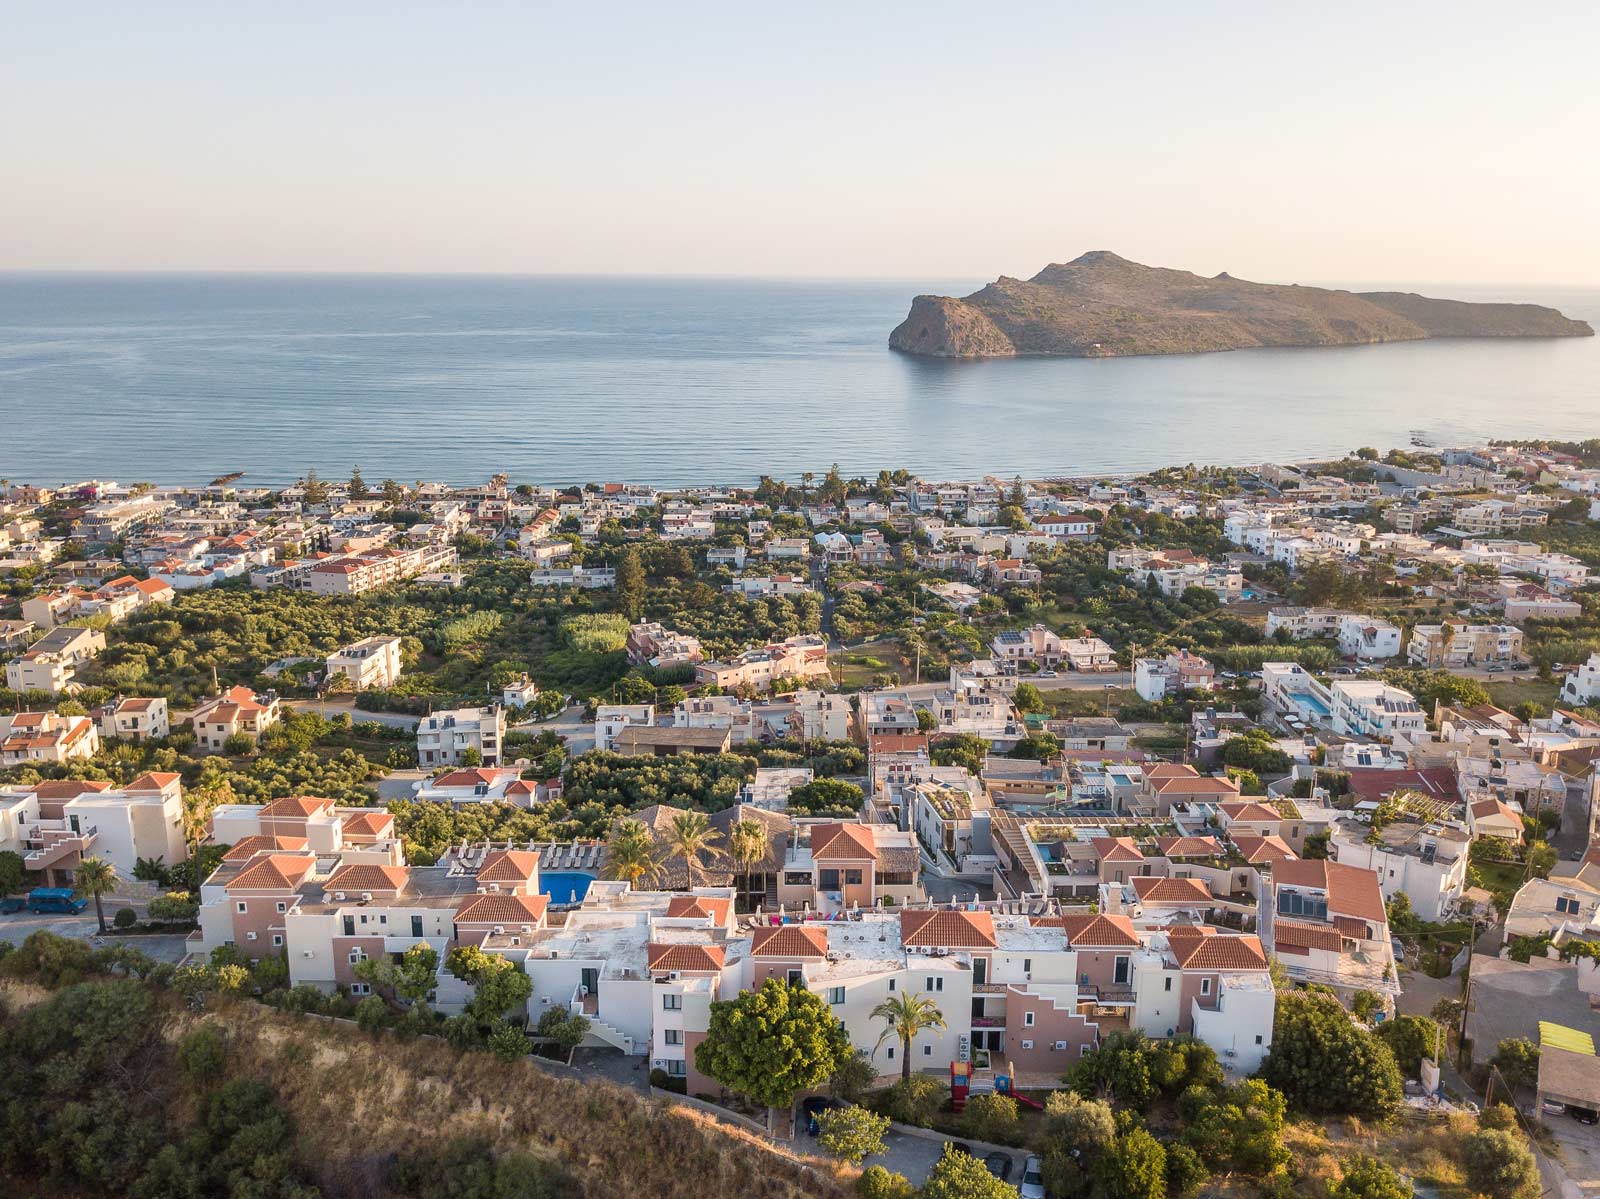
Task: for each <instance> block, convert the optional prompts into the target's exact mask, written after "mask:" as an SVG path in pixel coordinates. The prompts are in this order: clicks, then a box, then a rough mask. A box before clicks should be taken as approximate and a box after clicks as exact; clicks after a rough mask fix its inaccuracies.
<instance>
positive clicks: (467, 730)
mask: <svg viewBox="0 0 1600 1199" xmlns="http://www.w3.org/2000/svg"><path fill="white" fill-rule="evenodd" d="M505 733H506V712H505V709H504V708H502V707H501V706H500V705H499V704H494V705H493V706H491V707H487V708H457V709H454V710H452V711H447V712H434V713H432V714H430V715H428V716H424V717H423V718H422V719H421V720H420V721H418V722H417V762H418V764H419V765H421V766H422V767H424V768H427V767H429V766H461V765H463V764H464V763H463V761H462V758H463V757H464V756H465V755H466V753H467V751H469V750H477V751H478V763H479V765H483V766H498V765H499V764H500V749H501V746H503V745H504V744H505Z"/></svg>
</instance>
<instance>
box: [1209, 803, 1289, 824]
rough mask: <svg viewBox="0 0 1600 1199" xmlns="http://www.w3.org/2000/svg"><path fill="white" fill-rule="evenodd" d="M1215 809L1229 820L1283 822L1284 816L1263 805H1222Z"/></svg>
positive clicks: (1275, 809)
mask: <svg viewBox="0 0 1600 1199" xmlns="http://www.w3.org/2000/svg"><path fill="white" fill-rule="evenodd" d="M1217 808H1218V809H1219V810H1220V811H1221V812H1222V814H1223V815H1224V816H1226V817H1227V818H1228V819H1229V820H1283V819H1284V815H1283V813H1282V812H1280V811H1278V809H1277V808H1269V807H1267V805H1266V804H1264V803H1253V802H1250V801H1248V800H1247V801H1245V802H1244V803H1224V804H1218V805H1217Z"/></svg>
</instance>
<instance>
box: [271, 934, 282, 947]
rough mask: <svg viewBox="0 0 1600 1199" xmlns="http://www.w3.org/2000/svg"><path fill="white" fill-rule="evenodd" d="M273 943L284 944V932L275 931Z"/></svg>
mask: <svg viewBox="0 0 1600 1199" xmlns="http://www.w3.org/2000/svg"><path fill="white" fill-rule="evenodd" d="M272 943H273V944H274V945H282V944H283V934H282V933H273V934H272Z"/></svg>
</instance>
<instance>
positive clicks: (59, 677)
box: [6, 625, 106, 695]
mask: <svg viewBox="0 0 1600 1199" xmlns="http://www.w3.org/2000/svg"><path fill="white" fill-rule="evenodd" d="M105 647H106V635H105V634H104V633H102V632H100V631H99V630H98V629H89V628H79V627H76V626H72V625H58V626H57V627H56V628H53V629H51V630H50V631H49V632H48V633H46V634H45V635H44V636H43V637H41V638H39V640H37V641H35V642H34V643H33V644H32V645H31V646H30V647H29V648H28V650H27V651H26V652H25V653H23V654H21V655H19V656H18V657H15V658H13V659H11V661H9V662H7V663H6V686H7V687H9V688H10V689H11V690H13V691H44V692H48V693H50V694H51V695H60V694H61V693H62V692H64V691H66V690H67V689H68V688H69V686H71V684H72V681H73V679H74V678H75V677H76V675H77V671H78V667H79V666H80V665H82V664H83V663H84V662H87V661H89V659H91V658H93V657H96V656H97V655H98V654H99V653H100V652H101V651H102V650H104V649H105Z"/></svg>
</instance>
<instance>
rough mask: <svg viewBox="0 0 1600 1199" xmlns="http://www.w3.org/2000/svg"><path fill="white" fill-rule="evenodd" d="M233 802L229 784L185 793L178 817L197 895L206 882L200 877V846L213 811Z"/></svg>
mask: <svg viewBox="0 0 1600 1199" xmlns="http://www.w3.org/2000/svg"><path fill="white" fill-rule="evenodd" d="M233 801H234V794H233V788H232V787H231V786H230V785H229V784H227V783H216V784H214V785H212V786H210V787H195V788H193V789H192V790H189V791H186V792H184V795H183V814H182V815H181V816H179V817H178V822H179V823H180V824H181V825H182V826H183V843H184V844H185V845H186V846H188V848H189V864H190V870H191V871H192V872H193V874H194V878H193V879H192V880H190V881H191V883H192V885H193V888H194V891H195V893H196V894H199V891H200V884H201V883H203V882H205V879H203V878H201V877H200V846H201V844H202V843H203V842H204V841H205V839H206V832H207V829H208V828H209V826H210V824H211V810H212V809H213V808H215V807H216V806H217V805H219V804H225V803H232V802H233Z"/></svg>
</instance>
